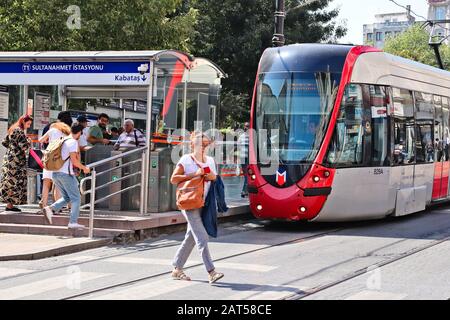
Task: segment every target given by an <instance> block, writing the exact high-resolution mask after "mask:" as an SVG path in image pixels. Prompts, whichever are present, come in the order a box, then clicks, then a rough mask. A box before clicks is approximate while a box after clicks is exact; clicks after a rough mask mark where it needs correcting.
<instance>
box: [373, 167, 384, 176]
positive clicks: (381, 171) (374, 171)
mask: <svg viewBox="0 0 450 320" xmlns="http://www.w3.org/2000/svg"><path fill="white" fill-rule="evenodd" d="M373 174H374V175H376V176H379V175H382V174H384V171H383V169H374V170H373Z"/></svg>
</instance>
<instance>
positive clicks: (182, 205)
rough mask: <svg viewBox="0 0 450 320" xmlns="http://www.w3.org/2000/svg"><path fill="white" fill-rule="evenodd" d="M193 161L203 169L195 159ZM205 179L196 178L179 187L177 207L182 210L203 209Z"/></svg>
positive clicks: (182, 183)
mask: <svg viewBox="0 0 450 320" xmlns="http://www.w3.org/2000/svg"><path fill="white" fill-rule="evenodd" d="M191 158H192V160H194V162H195V163H196V164H197V165H198V167H199V168H201V166H200V164H199V163H198V161H197V160H195V158H194V157H191ZM204 193H205V178H204V177H196V178H194V179H191V180H188V181H184V182H181V183H179V184H178V186H177V206H178V209H180V210H194V209H200V208H203V206H204V205H205V199H204Z"/></svg>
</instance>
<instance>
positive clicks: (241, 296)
mask: <svg viewBox="0 0 450 320" xmlns="http://www.w3.org/2000/svg"><path fill="white" fill-rule="evenodd" d="M309 289H310V288H306V287H295V288H294V287H289V286H284V285H281V284H267V285H262V286H255V288H254V289H253V290H246V291H242V292H239V293H237V294H234V295H232V296H229V297H227V300H277V299H282V298H285V297H287V296H289V295H292V294H294V293H297V292H298V291H304V292H307V291H308V290H309Z"/></svg>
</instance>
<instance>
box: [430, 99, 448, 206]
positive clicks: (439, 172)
mask: <svg viewBox="0 0 450 320" xmlns="http://www.w3.org/2000/svg"><path fill="white" fill-rule="evenodd" d="M433 104H434V110H435V116H434V159H435V163H434V179H433V200H438V199H442V198H446V197H447V192H448V189H447V188H445V187H444V188H443V177H444V173H443V168H444V162H445V161H444V159H445V156H444V117H443V112H442V102H441V98H440V97H438V96H434V97H433ZM447 126H448V124H447ZM446 179H447V183H448V175H447V178H446ZM444 193H445V195H444Z"/></svg>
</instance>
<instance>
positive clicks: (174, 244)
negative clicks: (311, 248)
mask: <svg viewBox="0 0 450 320" xmlns="http://www.w3.org/2000/svg"><path fill="white" fill-rule="evenodd" d="M247 223H252V222H251V221H249V222H246V224H247ZM238 226H239V225H238ZM345 229H348V228H335V229H332V230H329V231H324V232H317V233H316V234H314V235H312V236H309V237H300V238H296V239H294V240H290V241H287V242H282V243H277V244H274V245H271V246H269V247H267V248H266V247H264V248H260V249H269V248H271V247H274V246H280V245H285V244H289V243H291V242H292V243H295V242H296V241H299V240H302V239H305V240H312V239H313V238H317V237H321V236H326V235H329V234H331V233H335V232H339V231H342V230H345ZM255 230H257V228H249V229H247V230H243V231H239V232H236V233H244V232H251V231H255ZM180 243H181V241H178V240H171V241H169V243H162V244H158V245H150V247H146V248H140V249H134V250H132V251H131V252H124V253H118V254H111V255H105V256H101V257H98V258H95V259H90V260H87V261H71V262H68V263H65V264H62V265H59V266H57V267H52V268H47V269H42V270H36V271H32V272H28V273H23V274H18V275H13V276H10V277H5V278H0V281H6V280H11V279H17V278H21V277H25V276H33V275H37V274H41V273H45V272H51V271H57V270H61V269H66V268H68V267H72V266H77V267H78V266H82V265H85V264H88V263H95V262H101V261H102V260H108V259H111V258H118V257H126V256H128V255H133V254H136V253H142V252H150V251H153V250H158V249H166V248H173V247H177V246H179V245H180ZM260 249H258V250H260ZM228 258H231V257H224V258H223V259H228ZM217 261H220V260H217ZM192 267H194V266H192Z"/></svg>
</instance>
